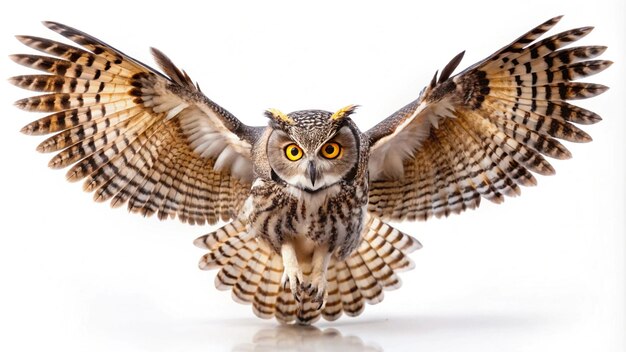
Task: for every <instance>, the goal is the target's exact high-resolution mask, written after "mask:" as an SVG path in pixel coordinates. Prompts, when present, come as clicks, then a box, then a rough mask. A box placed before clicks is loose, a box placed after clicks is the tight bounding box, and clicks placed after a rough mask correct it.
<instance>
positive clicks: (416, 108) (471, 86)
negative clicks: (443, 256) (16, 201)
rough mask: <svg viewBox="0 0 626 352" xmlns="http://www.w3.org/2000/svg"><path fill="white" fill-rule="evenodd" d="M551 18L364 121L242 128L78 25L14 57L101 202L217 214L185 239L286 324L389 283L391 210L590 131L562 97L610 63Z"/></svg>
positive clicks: (394, 272) (503, 191) (448, 205)
mask: <svg viewBox="0 0 626 352" xmlns="http://www.w3.org/2000/svg"><path fill="white" fill-rule="evenodd" d="M559 20H560V17H556V18H553V19H550V20H548V21H546V22H545V23H543V24H541V25H539V26H538V27H536V28H533V29H532V30H530V31H529V32H527V33H525V34H523V35H522V36H521V37H519V38H518V39H517V40H515V41H514V42H512V43H511V44H509V45H506V46H504V47H503V48H502V49H500V50H498V51H496V52H495V53H494V54H492V55H490V56H488V57H487V58H486V59H484V60H482V61H480V62H478V63H476V64H474V65H472V66H470V67H469V68H467V69H466V70H464V71H462V72H460V73H457V74H454V75H453V73H454V71H455V70H456V68H457V66H458V65H459V64H460V62H461V59H462V57H463V53H460V54H459V55H457V56H456V57H454V58H453V59H452V60H451V61H450V62H449V63H448V64H447V65H446V66H445V67H444V68H443V70H442V71H441V73H440V74H438V73H435V75H434V77H433V78H432V80H431V82H430V83H429V84H428V85H427V86H426V87H425V88H424V89H423V90H422V91H421V93H420V95H419V97H417V99H415V100H414V101H412V102H410V103H408V104H407V105H406V106H404V107H402V108H400V109H399V110H397V111H396V112H394V113H392V114H391V115H390V116H389V117H387V118H386V119H384V120H382V121H381V122H380V123H378V124H377V125H376V126H374V127H373V128H371V129H370V130H368V131H366V132H362V131H361V130H360V129H359V128H358V126H357V125H356V124H355V122H354V121H353V120H352V116H353V115H354V113H355V110H356V108H357V107H356V106H355V105H349V106H347V107H344V108H341V109H338V110H337V111H334V112H329V111H324V110H302V111H295V112H291V113H283V112H281V111H279V110H277V109H269V110H267V111H266V112H265V116H266V118H267V123H266V124H265V125H264V126H259V127H253V126H248V125H246V124H244V123H242V122H241V121H240V120H238V119H237V118H236V117H235V116H234V115H232V114H231V113H229V112H228V111H227V110H226V109H224V108H222V107H221V106H220V105H218V104H217V103H215V102H213V101H212V100H210V99H209V98H207V97H206V96H205V95H204V94H203V93H202V92H201V90H200V87H199V86H198V85H197V84H195V83H194V82H193V81H192V80H191V78H190V77H189V75H188V74H187V73H186V72H185V71H182V70H180V69H179V68H177V67H176V66H175V65H174V64H173V63H172V61H171V60H170V59H169V58H168V57H167V56H165V55H164V54H163V53H162V52H160V51H159V50H156V49H152V54H153V55H154V58H155V60H156V63H157V64H158V67H159V68H160V70H156V69H153V68H151V67H149V66H148V65H146V64H143V63H142V62H140V61H138V60H135V59H133V58H131V57H128V56H127V55H125V54H123V53H122V52H121V51H119V50H117V49H115V48H113V47H111V46H109V45H107V44H105V43H103V42H102V41H100V40H98V39H96V38H94V37H92V36H90V35H88V34H86V33H83V32H81V31H79V30H76V29H74V28H71V27H68V26H65V25H62V24H59V23H54V22H44V25H45V26H47V27H48V28H49V29H51V30H53V31H55V32H57V33H59V34H61V35H62V36H64V37H66V38H68V39H69V40H71V41H73V42H75V43H76V44H78V45H77V46H72V45H68V44H65V43H61V42H57V41H53V40H48V39H44V38H39V37H33V36H18V37H17V39H18V40H19V41H21V42H22V43H24V44H25V45H27V46H29V47H31V48H33V49H36V50H39V51H41V52H43V53H44V54H46V55H43V56H42V55H34V54H24V55H13V56H12V57H11V58H12V59H13V60H14V61H15V62H17V63H18V64H21V65H24V66H27V67H30V68H33V69H36V70H40V71H43V72H45V73H46V74H28V75H22V76H17V77H13V78H11V79H10V81H11V82H12V83H13V84H15V85H16V86H18V87H21V88H25V89H29V90H32V91H38V92H43V94H42V95H38V96H34V97H30V98H26V99H22V100H19V101H17V102H16V105H17V107H19V108H21V109H24V110H27V111H37V112H47V113H49V114H48V115H47V116H45V117H43V118H40V119H39V120H37V121H34V122H32V123H30V124H28V125H26V126H25V127H24V128H23V129H22V132H23V133H25V134H28V135H46V134H52V136H50V137H49V138H47V139H46V140H44V141H43V142H41V144H39V146H38V147H37V150H38V151H40V152H46V153H56V154H55V155H54V157H53V158H52V159H51V160H50V163H49V165H50V167H52V168H65V167H69V171H68V172H67V179H68V180H69V181H79V180H83V181H84V183H83V188H84V190H85V191H88V192H93V196H94V200H96V201H98V202H105V201H108V202H110V204H111V206H113V207H119V206H122V205H127V207H128V209H129V210H130V211H131V212H134V213H139V214H142V215H144V216H150V215H156V216H158V218H159V219H166V218H176V217H178V218H179V219H180V220H181V221H183V222H186V223H190V224H205V223H208V224H215V223H217V222H218V221H220V220H221V221H224V222H225V224H223V226H222V227H220V228H218V229H217V230H215V231H213V232H210V233H208V234H206V235H204V236H201V237H199V238H198V239H196V240H195V242H194V243H195V245H196V246H198V247H200V248H202V249H204V250H205V251H206V252H205V254H204V255H203V256H202V258H201V259H200V263H199V266H200V268H201V269H203V270H209V269H217V270H218V272H217V275H216V278H215V284H216V286H217V288H218V289H221V290H230V291H231V292H232V296H233V298H234V299H235V300H236V301H239V302H242V303H251V304H252V308H253V311H254V313H255V314H256V315H258V316H259V317H261V318H272V317H275V318H276V319H278V320H279V321H281V322H294V321H297V322H299V323H303V324H309V323H312V322H315V321H316V320H318V319H319V318H320V317H323V318H325V319H327V320H335V319H337V318H338V317H339V316H341V315H342V314H346V315H348V316H357V315H359V314H360V313H361V312H362V311H363V310H364V307H365V303H370V304H374V303H378V302H381V301H382V300H383V292H384V291H385V290H391V289H396V288H398V287H400V284H401V281H400V278H399V276H398V273H399V272H401V271H403V270H408V269H411V268H412V267H413V262H412V261H411V259H410V258H409V256H408V254H409V253H411V252H412V251H414V250H416V249H418V248H420V247H421V245H420V243H419V242H418V241H417V240H416V239H415V238H413V237H411V236H410V235H408V234H405V233H403V232H401V231H399V230H397V229H395V228H394V227H392V226H391V225H390V224H389V223H388V222H389V221H403V220H426V219H428V218H430V217H432V216H435V217H441V216H448V215H449V214H452V213H460V212H463V211H465V210H467V209H474V208H476V207H478V206H479V204H480V201H481V199H482V198H486V199H487V200H489V201H492V202H495V203H501V202H502V201H503V200H504V198H505V197H506V196H516V195H519V194H520V186H532V185H535V184H536V179H535V177H534V176H533V173H537V174H541V175H550V174H553V173H554V169H553V168H552V166H551V165H550V164H549V162H548V161H547V160H546V159H545V158H544V157H545V156H547V157H551V158H556V159H567V158H570V157H571V154H570V152H569V151H568V150H567V149H566V148H565V146H563V145H562V144H561V143H560V142H559V141H558V139H561V140H566V141H570V142H588V141H590V140H591V138H590V136H589V135H588V134H586V133H585V132H583V131H582V130H581V129H579V128H578V127H577V126H576V124H592V123H596V122H598V121H600V117H599V116H598V115H597V114H595V113H593V112H591V111H588V110H585V109H583V108H580V107H577V106H575V105H572V104H570V103H568V102H567V101H568V100H573V99H581V98H589V97H593V96H595V95H598V94H601V93H603V92H604V91H606V90H607V87H605V86H602V85H599V84H593V83H582V82H575V80H577V79H579V78H584V77H587V76H590V75H592V74H595V73H598V72H600V71H602V70H604V69H606V68H607V67H609V66H610V65H611V62H610V61H605V60H593V59H594V58H595V57H597V56H599V55H600V54H602V53H603V52H604V51H605V49H606V47H603V46H579V47H571V48H565V47H566V46H567V45H568V44H571V43H572V42H574V41H576V40H578V39H580V38H581V37H583V36H585V35H587V34H588V33H589V32H590V31H591V30H592V28H591V27H583V28H578V29H573V30H569V31H565V32H562V33H558V34H555V35H552V36H549V37H546V38H545V39H542V40H539V37H540V36H542V35H543V34H544V33H545V32H547V31H548V30H549V29H550V28H552V27H553V26H554V25H555V24H556V23H557V22H558V21H559Z"/></svg>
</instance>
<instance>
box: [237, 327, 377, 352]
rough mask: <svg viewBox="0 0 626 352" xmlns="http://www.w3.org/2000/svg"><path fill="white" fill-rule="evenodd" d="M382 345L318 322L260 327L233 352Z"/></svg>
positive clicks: (369, 349) (358, 351) (345, 350)
mask: <svg viewBox="0 0 626 352" xmlns="http://www.w3.org/2000/svg"><path fill="white" fill-rule="evenodd" d="M382 350H383V349H382V348H381V347H379V346H376V345H373V344H369V343H368V344H366V343H363V340H361V338H359V337H357V336H343V335H342V334H341V332H339V330H337V329H335V328H326V329H324V330H322V329H320V328H317V327H315V326H303V325H280V326H276V327H273V328H265V329H261V330H259V331H257V332H256V334H254V337H253V338H252V342H249V343H242V344H239V345H236V346H235V347H233V349H232V351H233V352H252V351H255V352H257V351H294V352H296V351H297V352H300V351H303V352H304V351H306V352H314V351H341V352H362V351H366V352H373V351H382Z"/></svg>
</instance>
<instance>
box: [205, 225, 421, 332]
mask: <svg viewBox="0 0 626 352" xmlns="http://www.w3.org/2000/svg"><path fill="white" fill-rule="evenodd" d="M194 244H195V245H196V246H198V247H200V248H203V249H208V250H209V253H207V254H205V255H204V256H203V257H202V258H201V260H200V263H199V266H200V268H201V269H203V270H210V269H214V268H220V270H219V271H218V273H217V276H216V278H215V285H216V287H217V288H218V289H220V290H227V289H232V297H233V299H234V300H235V301H237V302H240V303H252V309H253V311H254V313H255V314H256V315H257V316H258V317H260V318H264V319H269V318H272V317H275V318H276V319H277V320H279V321H280V322H283V323H291V322H294V321H297V322H298V323H301V324H311V323H313V322H315V321H317V320H318V319H319V318H320V317H324V319H326V320H336V319H338V318H339V317H340V316H341V315H342V314H343V313H345V314H346V315H348V316H357V315H359V314H361V313H362V312H363V310H364V309H365V303H369V304H376V303H379V302H381V301H382V300H383V298H384V293H383V292H384V290H392V289H397V288H398V287H400V284H401V281H400V279H399V277H398V276H397V274H396V272H398V271H401V270H408V269H410V268H412V266H413V262H412V261H411V260H410V259H409V258H408V256H407V254H408V253H410V252H412V251H414V250H416V249H418V248H420V247H421V244H420V243H419V242H418V241H417V240H415V239H413V238H412V237H410V236H408V235H406V234H404V233H402V232H400V231H398V230H396V229H394V228H392V227H390V226H389V225H387V224H385V223H383V222H382V221H380V220H379V219H377V218H371V219H370V220H369V221H368V222H367V224H366V226H365V230H364V235H363V238H362V241H361V244H360V245H359V247H358V248H357V250H355V251H354V252H353V253H351V255H350V256H349V257H348V258H347V259H346V260H342V261H339V260H337V259H336V257H332V259H331V261H330V263H329V266H328V269H327V272H326V281H327V284H326V298H325V303H324V304H323V305H322V306H321V307H320V306H319V303H316V302H313V301H312V299H311V297H308V296H305V297H303V298H302V301H301V302H296V301H295V300H294V297H293V294H292V293H291V291H290V288H289V285H282V284H281V277H282V272H283V264H282V258H281V257H280V255H279V254H278V253H275V252H274V251H272V250H271V249H270V248H269V247H268V246H267V245H266V244H265V243H263V242H262V241H260V240H258V239H257V238H255V237H254V236H253V235H252V234H251V232H250V231H248V228H247V226H246V225H245V224H244V223H243V222H242V221H240V220H235V221H233V222H231V223H229V224H227V225H225V226H223V227H222V228H220V229H218V230H216V231H214V232H212V233H209V234H207V235H204V236H201V237H199V238H198V239H196V240H195V241H194ZM302 271H303V274H304V277H305V279H308V278H309V277H310V274H311V267H310V265H309V264H308V263H302Z"/></svg>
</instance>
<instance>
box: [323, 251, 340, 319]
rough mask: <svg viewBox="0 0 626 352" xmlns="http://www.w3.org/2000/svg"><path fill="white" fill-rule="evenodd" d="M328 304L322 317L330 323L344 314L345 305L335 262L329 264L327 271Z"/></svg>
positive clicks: (325, 305)
mask: <svg viewBox="0 0 626 352" xmlns="http://www.w3.org/2000/svg"><path fill="white" fill-rule="evenodd" d="M326 280H327V282H328V283H327V286H326V303H325V304H324V308H323V309H322V316H323V317H324V319H326V320H328V321H333V320H337V319H339V317H340V316H341V313H342V312H343V304H342V302H341V292H340V291H339V284H338V283H337V270H336V265H335V262H334V261H332V262H331V263H330V264H328V270H327V271H326Z"/></svg>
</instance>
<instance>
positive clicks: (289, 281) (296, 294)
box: [282, 267, 303, 303]
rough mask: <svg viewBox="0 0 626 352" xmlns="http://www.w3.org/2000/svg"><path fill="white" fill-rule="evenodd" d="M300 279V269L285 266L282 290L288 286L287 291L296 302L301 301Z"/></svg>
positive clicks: (301, 278)
mask: <svg viewBox="0 0 626 352" xmlns="http://www.w3.org/2000/svg"><path fill="white" fill-rule="evenodd" d="M302 281H303V276H302V271H301V270H300V269H298V268H297V267H285V271H284V272H283V278H282V282H283V285H282V286H283V290H287V288H289V291H290V292H291V294H292V295H293V299H294V300H295V301H296V302H298V303H300V302H301V301H302V297H301V296H302V289H301V286H302V284H301V283H302Z"/></svg>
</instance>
